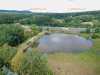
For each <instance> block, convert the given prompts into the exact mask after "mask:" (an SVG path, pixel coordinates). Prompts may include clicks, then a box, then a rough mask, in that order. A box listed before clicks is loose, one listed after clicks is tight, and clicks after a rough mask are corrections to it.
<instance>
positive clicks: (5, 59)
mask: <svg viewBox="0 0 100 75" xmlns="http://www.w3.org/2000/svg"><path fill="white" fill-rule="evenodd" d="M15 54H16V49H15V48H11V47H7V46H4V47H1V48H0V67H2V66H3V65H5V66H8V65H9V61H10V60H11V59H12V57H13V56H14V55H15Z"/></svg>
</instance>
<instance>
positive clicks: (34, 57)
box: [11, 50, 53, 75]
mask: <svg viewBox="0 0 100 75" xmlns="http://www.w3.org/2000/svg"><path fill="white" fill-rule="evenodd" d="M12 60H13V61H12V63H11V64H12V69H13V70H14V71H15V72H17V73H18V74H19V75H53V72H52V71H51V70H50V69H49V67H48V65H47V57H46V56H45V55H43V54H42V53H39V52H37V51H34V50H29V51H27V52H26V53H24V54H23V53H21V54H19V55H18V56H16V57H15V58H14V59H12ZM17 60H18V61H17Z"/></svg>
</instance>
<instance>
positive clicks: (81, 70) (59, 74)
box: [48, 39, 100, 75]
mask: <svg viewBox="0 0 100 75" xmlns="http://www.w3.org/2000/svg"><path fill="white" fill-rule="evenodd" d="M93 42H94V44H93V47H92V48H91V49H90V50H88V51H85V52H82V53H78V54H76V53H54V54H49V56H48V58H49V59H48V61H49V65H50V67H51V69H52V70H53V72H54V73H55V75H100V54H99V53H100V39H94V40H93Z"/></svg>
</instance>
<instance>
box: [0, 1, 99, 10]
mask: <svg viewBox="0 0 100 75" xmlns="http://www.w3.org/2000/svg"><path fill="white" fill-rule="evenodd" d="M0 9H7V10H8V9H9V10H32V11H34V12H40V11H41V12H74V11H86V10H100V0H0Z"/></svg>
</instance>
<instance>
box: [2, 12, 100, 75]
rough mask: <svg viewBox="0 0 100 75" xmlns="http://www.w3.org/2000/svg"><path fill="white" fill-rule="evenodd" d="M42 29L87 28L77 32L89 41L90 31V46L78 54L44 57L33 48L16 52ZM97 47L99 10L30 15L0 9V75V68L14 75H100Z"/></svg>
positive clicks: (99, 33) (99, 50) (99, 32)
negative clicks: (44, 27) (5, 68)
mask: <svg viewBox="0 0 100 75" xmlns="http://www.w3.org/2000/svg"><path fill="white" fill-rule="evenodd" d="M42 26H51V27H74V28H78V27H80V28H87V31H86V32H82V33H80V35H81V36H83V37H85V38H89V36H90V33H92V32H91V31H90V30H91V29H93V30H94V31H93V33H92V40H93V43H94V44H93V47H92V48H91V49H90V50H89V51H86V52H82V53H79V54H77V53H76V54H73V53H56V54H48V58H47V56H46V55H44V54H42V53H40V52H38V51H36V50H35V49H30V48H28V49H27V50H26V52H23V51H22V50H19V47H20V45H21V44H22V43H24V42H25V41H27V39H29V38H32V37H33V36H35V35H37V34H38V33H39V32H42V29H41V27H42ZM99 45H100V11H91V12H90V11H89V12H79V13H31V12H28V11H5V10H0V75H4V74H3V72H2V71H1V69H2V67H3V66H6V67H7V68H8V69H10V70H11V71H12V72H14V73H17V74H18V75H67V74H68V75H100V66H99V65H100V61H99V60H100V46H99ZM18 53H19V54H18ZM53 73H54V74H53Z"/></svg>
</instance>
